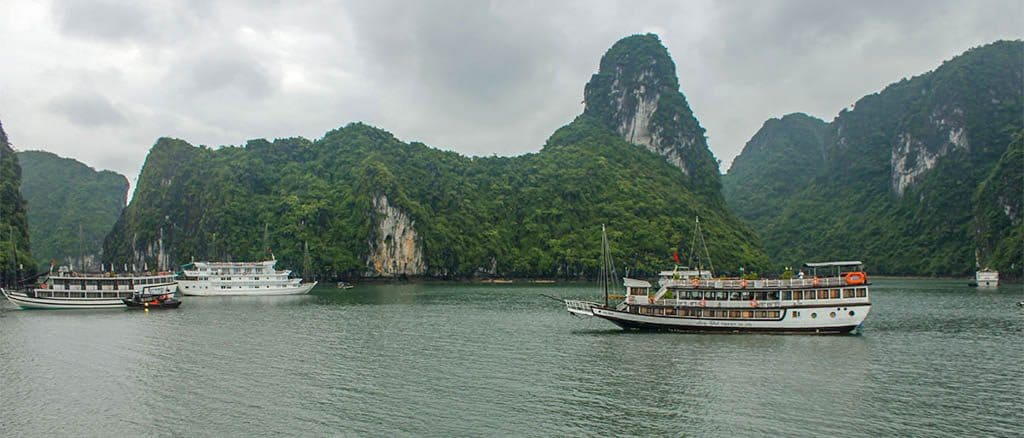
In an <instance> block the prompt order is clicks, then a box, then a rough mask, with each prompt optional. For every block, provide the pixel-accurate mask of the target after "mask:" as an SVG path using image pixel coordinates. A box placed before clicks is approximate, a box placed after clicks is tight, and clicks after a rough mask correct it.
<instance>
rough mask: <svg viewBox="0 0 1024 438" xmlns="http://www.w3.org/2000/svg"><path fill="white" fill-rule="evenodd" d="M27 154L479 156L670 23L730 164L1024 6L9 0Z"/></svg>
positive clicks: (524, 134) (10, 85)
mask: <svg viewBox="0 0 1024 438" xmlns="http://www.w3.org/2000/svg"><path fill="white" fill-rule="evenodd" d="M3 4H4V6H3V11H2V12H0V41H2V42H3V44H2V46H0V59H2V62H0V121H2V122H3V126H4V128H5V130H6V131H7V133H8V135H9V137H10V139H11V142H12V143H13V144H14V146H15V147H16V148H18V149H20V150H27V149H43V150H47V151H51V152H54V153H57V154H59V155H62V156H67V157H72V158H76V159H78V160H80V161H83V162H85V163H86V164H89V165H90V166H93V167H96V168H98V169H111V170H114V171H117V172H120V173H123V174H125V175H126V176H128V178H129V179H130V180H131V181H132V183H133V187H134V183H135V181H136V178H137V176H138V172H139V170H140V168H141V166H142V163H143V160H144V159H145V156H146V153H147V151H148V150H149V147H150V146H151V145H152V144H153V142H154V141H155V140H156V139H157V138H158V137H161V136H171V137H178V138H182V139H184V140H186V141H188V142H190V143H192V144H195V145H199V144H205V145H209V146H217V145H223V144H241V143H244V142H245V141H246V140H247V139H251V138H269V139H273V138H280V137H291V136H297V135H298V136H304V137H307V138H310V139H316V138H320V137H321V136H323V134H324V133H325V132H326V131H328V130H330V129H333V128H337V127H340V126H344V125H346V124H348V123H350V122H354V121H363V122H366V123H368V124H371V125H374V126H377V127H380V128H383V129H386V130H388V131H390V132H392V133H394V134H395V135H396V136H397V137H398V138H400V139H402V140H403V141H422V142H424V143H426V144H428V145H430V146H433V147H437V148H442V149H450V150H455V151H458V152H461V153H463V154H468V155H492V154H497V155H518V154H522V153H525V152H533V151H537V150H539V149H540V147H541V146H542V145H543V143H544V141H545V140H546V139H547V137H548V136H549V135H550V134H551V133H552V132H554V130H555V129H557V128H558V127H560V126H562V125H564V124H566V123H568V122H569V121H571V120H572V119H573V118H574V117H575V116H576V115H578V114H579V113H581V112H582V111H583V105H582V103H581V100H582V96H583V86H584V85H585V84H586V82H587V80H589V78H590V75H591V74H592V73H594V72H595V71H596V69H597V66H598V61H599V60H600V58H601V55H602V54H603V53H604V52H605V50H607V49H608V48H609V47H610V46H611V45H612V44H613V43H614V42H615V41H617V40H618V39H620V38H622V37H625V36H628V35H630V34H634V33H646V32H653V33H657V34H658V35H659V36H660V37H661V39H662V41H663V43H664V44H665V45H666V46H667V47H668V50H669V53H670V54H671V55H672V57H673V59H674V60H675V62H676V66H677V69H678V74H679V76H680V78H679V79H680V84H681V88H682V91H683V93H684V94H686V97H687V99H688V100H689V103H690V105H691V106H692V107H693V110H694V113H695V114H696V116H697V118H698V120H700V123H701V125H703V126H704V127H705V128H706V129H707V135H708V139H709V143H710V145H711V149H712V151H713V152H714V154H715V156H716V157H718V158H719V159H720V160H722V162H723V165H722V171H723V172H724V171H725V170H727V169H728V165H729V163H730V162H731V161H732V159H733V158H734V157H735V155H736V154H738V153H739V152H740V150H741V149H742V148H743V145H744V144H745V143H746V141H747V140H748V139H750V137H751V136H752V135H753V134H754V133H755V132H756V131H757V129H758V128H760V126H761V124H762V123H764V121H765V120H767V119H769V118H772V117H780V116H782V115H784V114H787V113H790V112H797V111H800V112H806V113H809V114H811V115H814V116H817V117H820V118H822V119H825V120H826V121H828V120H832V118H833V117H834V116H835V115H836V114H837V113H838V112H839V111H840V110H841V109H842V108H844V107H846V106H849V105H850V104H852V103H854V102H855V101H856V100H857V99H858V98H860V97H861V96H864V95H866V94H870V93H873V92H877V91H879V90H881V89H882V88H883V87H885V86H886V85H887V84H889V83H892V82H895V81H898V80H899V79H901V78H903V77H909V76H914V75H917V74H921V73H924V72H926V71H929V70H932V69H934V68H935V67H937V66H938V65H939V64H940V63H941V62H942V61H943V60H947V59H949V58H951V57H953V56H955V55H957V54H959V53H961V52H963V51H964V50H967V49H968V48H971V47H974V46H978V45H982V44H986V43H989V42H992V41H995V40H997V39H1019V38H1022V36H1024V1H1020V0H1011V1H920V2H911V1H881V2H871V1H869V2H863V1H857V2H851V1H834V2H833V1H731V2H718V1H639V0H632V1H599V0H598V1H594V0H586V1H548V0H544V1H536V2H534V1H512V0H508V1H494V2H486V1H382V0H372V1H335V0H311V1H275V0H260V1H248V2H241V1H238V2H234V1H206V0H191V1H184V0H182V1H179V0H148V1H144V2H142V1H137V0H129V1H117V0H81V1H73V0H72V1H68V0H55V1H50V2H47V1H39V0H4V1H3Z"/></svg>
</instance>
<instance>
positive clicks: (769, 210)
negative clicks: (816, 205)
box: [722, 113, 828, 230]
mask: <svg viewBox="0 0 1024 438" xmlns="http://www.w3.org/2000/svg"><path fill="white" fill-rule="evenodd" d="M827 131H828V124H827V123H825V122H824V121H822V120H820V119H816V118H814V117H811V116H808V115H806V114H801V113H796V114H788V115H786V116H784V117H782V118H781V119H770V120H768V121H767V122H764V126H762V127H761V129H760V130H759V131H757V134H755V135H754V137H753V138H751V139H750V141H749V142H747V145H746V146H745V147H744V148H743V153H742V154H740V155H739V156H737V157H736V159H735V160H734V161H733V163H732V167H731V168H729V175H728V177H727V178H724V179H723V181H722V182H723V187H722V193H723V194H724V195H725V199H726V200H727V201H728V202H729V206H730V207H732V209H733V211H735V212H736V214H737V215H738V216H739V217H741V218H743V219H744V220H745V221H746V222H747V223H748V224H749V225H750V226H751V227H752V228H754V229H755V230H759V229H763V228H764V227H765V226H767V225H768V223H769V222H770V220H771V219H772V218H773V217H774V215H775V214H776V212H777V211H778V210H779V209H780V208H781V207H783V206H784V203H782V202H780V200H782V199H788V198H789V197H791V196H793V195H795V194H797V193H799V192H801V191H803V190H806V189H807V187H808V186H809V184H810V182H811V181H812V180H813V179H814V177H815V176H817V172H816V169H819V168H820V167H821V165H822V164H824V162H825V157H824V153H823V151H822V141H823V140H824V137H825V133H826V132H827ZM801 169H802V170H801Z"/></svg>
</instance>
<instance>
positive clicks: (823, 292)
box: [818, 289, 828, 300]
mask: <svg viewBox="0 0 1024 438" xmlns="http://www.w3.org/2000/svg"><path fill="white" fill-rule="evenodd" d="M818 299H819V300H827V299H828V291H827V290H825V289H821V290H819V291H818Z"/></svg>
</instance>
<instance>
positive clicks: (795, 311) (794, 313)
mask: <svg viewBox="0 0 1024 438" xmlns="http://www.w3.org/2000/svg"><path fill="white" fill-rule="evenodd" d="M793 317H794V318H799V317H800V311H799V310H794V311H793Z"/></svg>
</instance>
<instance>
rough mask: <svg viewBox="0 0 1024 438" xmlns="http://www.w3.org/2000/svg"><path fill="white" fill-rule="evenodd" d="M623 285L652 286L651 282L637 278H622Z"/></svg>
mask: <svg viewBox="0 0 1024 438" xmlns="http://www.w3.org/2000/svg"><path fill="white" fill-rule="evenodd" d="M622 285H623V286H625V287H651V283H649V282H646V281H643V280H637V279H635V278H625V277H623V278H622Z"/></svg>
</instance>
